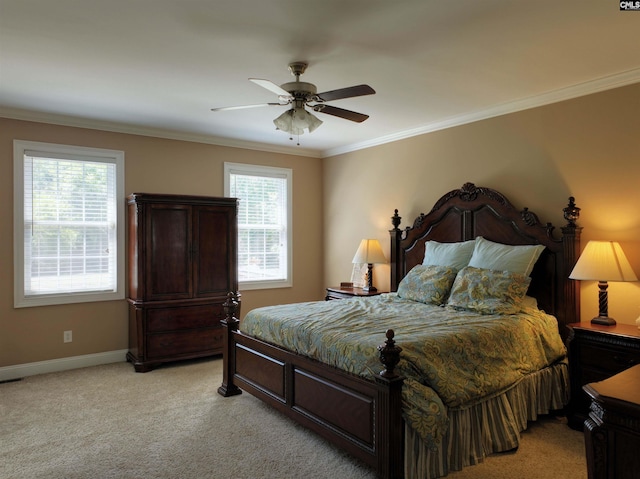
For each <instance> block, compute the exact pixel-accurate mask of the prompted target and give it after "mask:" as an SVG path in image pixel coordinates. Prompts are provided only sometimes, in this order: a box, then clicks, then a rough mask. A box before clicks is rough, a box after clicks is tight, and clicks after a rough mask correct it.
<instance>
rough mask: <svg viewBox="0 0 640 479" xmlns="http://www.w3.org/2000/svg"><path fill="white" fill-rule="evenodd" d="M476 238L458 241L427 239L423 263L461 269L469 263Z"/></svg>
mask: <svg viewBox="0 0 640 479" xmlns="http://www.w3.org/2000/svg"><path fill="white" fill-rule="evenodd" d="M475 244H476V240H470V241H461V242H458V243H438V242H437V241H427V242H426V243H425V245H424V260H423V261H422V264H424V265H429V266H451V267H453V268H455V269H457V270H461V269H462V268H464V267H465V266H467V265H468V264H469V260H470V259H471V255H472V254H473V248H474V246H475Z"/></svg>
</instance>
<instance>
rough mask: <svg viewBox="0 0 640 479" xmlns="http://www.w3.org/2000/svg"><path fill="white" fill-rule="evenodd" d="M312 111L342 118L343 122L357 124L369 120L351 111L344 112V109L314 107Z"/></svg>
mask: <svg viewBox="0 0 640 479" xmlns="http://www.w3.org/2000/svg"><path fill="white" fill-rule="evenodd" d="M313 111H317V112H320V113H326V114H327V115H333V116H337V117H340V118H344V119H345V120H351V121H355V122H357V123H362V122H363V121H365V120H366V119H367V118H369V115H365V114H363V113H357V112H355V111H351V110H345V109H344V108H337V107H335V106H331V105H314V106H313Z"/></svg>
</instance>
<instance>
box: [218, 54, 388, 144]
mask: <svg viewBox="0 0 640 479" xmlns="http://www.w3.org/2000/svg"><path fill="white" fill-rule="evenodd" d="M307 66H308V64H307V63H305V62H293V63H291V64H289V70H290V71H291V74H292V75H293V76H295V77H296V81H294V82H289V83H284V84H282V85H280V86H278V85H276V84H275V83H273V82H272V81H270V80H263V79H261V78H249V80H250V81H252V82H253V83H255V84H256V85H259V86H261V87H262V88H266V89H267V90H269V91H270V92H272V93H275V94H276V95H278V102H277V103H275V102H274V103H260V104H256V105H242V106H225V107H220V108H212V109H211V111H224V110H240V109H243V108H256V107H263V106H286V105H291V108H290V109H289V110H287V111H285V112H284V113H283V114H282V115H280V116H279V117H278V118H276V119H275V120H273V123H274V124H275V125H276V129H278V130H282V131H286V132H287V133H289V134H290V135H302V134H303V133H304V129H305V128H306V129H307V130H309V133H311V132H312V131H314V130H315V129H316V128H318V127H319V126H320V125H321V124H322V121H321V120H319V119H318V118H316V117H315V116H313V115H312V114H311V113H309V112H308V111H307V110H306V109H305V107H309V108H310V109H312V110H313V111H315V112H319V113H325V114H327V115H332V116H337V117H339V118H344V119H345V120H351V121H355V122H357V123H362V122H363V121H365V120H366V119H367V118H369V115H365V114H363V113H357V112H355V111H351V110H345V109H344V108H338V107H335V106H332V105H327V104H326V102H328V101H333V100H342V99H344V98H353V97H357V96H364V95H372V94H374V93H375V90H374V89H373V88H371V87H370V86H369V85H356V86H352V87H347V88H339V89H337V90H331V91H326V92H323V93H317V91H318V90H317V88H316V86H315V85H314V84H312V83H307V82H301V81H300V75H302V74H303V73H304V72H305V71H306V69H307Z"/></svg>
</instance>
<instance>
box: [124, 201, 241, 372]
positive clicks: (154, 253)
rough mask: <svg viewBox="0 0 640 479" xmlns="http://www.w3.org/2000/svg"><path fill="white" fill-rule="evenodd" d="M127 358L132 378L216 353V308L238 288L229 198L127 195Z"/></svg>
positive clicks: (219, 311)
mask: <svg viewBox="0 0 640 479" xmlns="http://www.w3.org/2000/svg"><path fill="white" fill-rule="evenodd" d="M127 209H128V216H129V241H128V249H129V298H128V301H129V352H128V353H127V360H128V361H130V362H131V363H133V365H134V367H135V370H136V371H138V372H147V371H150V370H151V369H153V368H154V367H156V366H158V365H159V364H161V363H165V362H169V361H177V360H182V359H192V358H198V357H203V356H211V355H215V354H221V353H222V329H221V325H220V320H221V319H223V318H224V309H223V306H222V305H223V303H224V301H225V300H226V297H227V293H228V292H230V291H237V290H238V276H237V237H238V229H237V209H238V201H237V199H236V198H211V197H203V196H186V195H158V194H147V193H133V194H131V195H130V196H129V197H128V198H127Z"/></svg>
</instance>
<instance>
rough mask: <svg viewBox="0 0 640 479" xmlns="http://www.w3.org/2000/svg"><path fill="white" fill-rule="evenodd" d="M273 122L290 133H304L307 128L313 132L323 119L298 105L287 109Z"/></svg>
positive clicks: (279, 128) (278, 127)
mask: <svg viewBox="0 0 640 479" xmlns="http://www.w3.org/2000/svg"><path fill="white" fill-rule="evenodd" d="M273 124H274V125H276V128H277V129H278V130H282V131H286V132H287V133H289V134H290V135H303V134H304V129H305V128H306V129H307V130H309V133H311V132H312V131H314V130H315V129H316V128H318V127H319V126H320V125H322V120H319V119H318V118H316V117H315V116H313V115H312V114H311V113H309V112H308V111H307V110H305V109H304V108H298V107H296V108H291V109H290V110H287V111H285V112H284V113H283V114H282V115H280V116H279V117H278V118H276V119H275V120H273Z"/></svg>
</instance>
